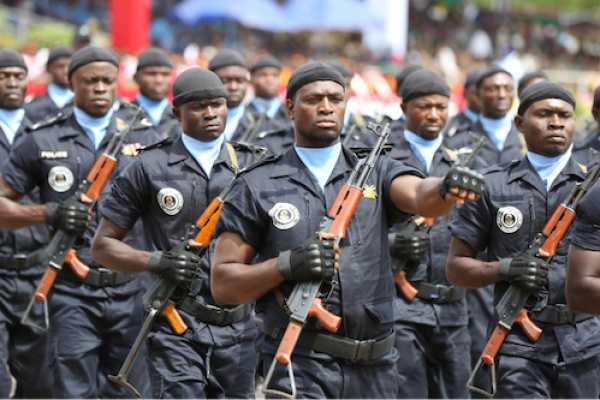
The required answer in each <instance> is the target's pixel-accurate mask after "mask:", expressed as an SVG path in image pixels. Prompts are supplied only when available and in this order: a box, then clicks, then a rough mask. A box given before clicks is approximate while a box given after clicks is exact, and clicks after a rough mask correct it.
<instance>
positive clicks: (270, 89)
mask: <svg viewBox="0 0 600 400" xmlns="http://www.w3.org/2000/svg"><path fill="white" fill-rule="evenodd" d="M280 74H281V72H280V71H279V70H278V69H277V68H275V67H264V68H261V69H259V70H258V71H255V72H254V73H253V74H252V86H253V87H254V94H256V96H258V97H264V98H266V99H272V98H274V97H277V96H278V95H279V75H280Z"/></svg>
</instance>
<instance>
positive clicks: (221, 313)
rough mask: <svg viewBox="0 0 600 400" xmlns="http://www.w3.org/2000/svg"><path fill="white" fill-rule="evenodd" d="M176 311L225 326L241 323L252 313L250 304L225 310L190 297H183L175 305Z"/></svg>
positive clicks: (208, 322) (212, 323) (205, 321)
mask: <svg viewBox="0 0 600 400" xmlns="http://www.w3.org/2000/svg"><path fill="white" fill-rule="evenodd" d="M177 309H178V310H180V311H185V312H186V313H188V314H190V315H192V316H194V317H196V318H197V319H199V320H200V321H201V322H204V323H207V324H211V325H218V326H226V325H231V324H234V323H236V322H240V321H243V320H244V319H246V317H247V316H249V315H250V313H251V312H252V306H251V305H250V304H242V305H239V306H237V307H234V308H231V309H226V308H221V307H217V306H213V305H210V304H204V303H202V302H200V301H198V300H196V299H195V298H193V297H191V296H185V297H184V298H183V299H182V300H181V301H179V302H178V303H177Z"/></svg>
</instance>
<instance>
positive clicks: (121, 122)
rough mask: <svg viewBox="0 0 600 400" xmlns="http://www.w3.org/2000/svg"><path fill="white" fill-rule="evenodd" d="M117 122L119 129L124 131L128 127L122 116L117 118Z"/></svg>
mask: <svg viewBox="0 0 600 400" xmlns="http://www.w3.org/2000/svg"><path fill="white" fill-rule="evenodd" d="M116 123H117V130H118V131H124V130H125V129H126V128H127V124H126V123H125V121H123V120H122V119H121V118H117V119H116Z"/></svg>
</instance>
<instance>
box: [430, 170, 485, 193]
mask: <svg viewBox="0 0 600 400" xmlns="http://www.w3.org/2000/svg"><path fill="white" fill-rule="evenodd" d="M454 186H458V187H459V188H461V189H467V190H470V191H473V192H475V193H477V194H479V195H482V194H483V192H484V191H485V180H484V179H483V175H481V174H480V173H479V172H477V171H474V170H472V169H470V168H468V167H461V166H456V167H452V169H451V170H450V171H448V173H447V174H446V176H445V177H444V180H443V181H442V184H441V185H440V196H442V199H444V200H445V199H446V194H448V192H449V191H450V188H451V187H454Z"/></svg>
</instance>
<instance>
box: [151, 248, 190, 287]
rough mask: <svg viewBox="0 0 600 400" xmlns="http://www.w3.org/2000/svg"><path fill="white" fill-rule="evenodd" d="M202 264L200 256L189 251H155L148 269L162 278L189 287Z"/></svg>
mask: <svg viewBox="0 0 600 400" xmlns="http://www.w3.org/2000/svg"><path fill="white" fill-rule="evenodd" d="M199 266H200V257H198V256H197V255H195V254H192V253H190V252H189V251H183V250H180V251H155V252H154V253H152V256H150V262H149V263H148V269H149V270H150V272H152V273H155V274H156V275H158V276H159V277H161V278H164V279H167V280H169V281H171V282H175V283H177V284H179V285H180V286H182V287H184V288H186V289H187V288H189V286H190V284H191V283H192V280H193V279H194V277H195V276H196V272H197V271H198V267H199Z"/></svg>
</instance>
